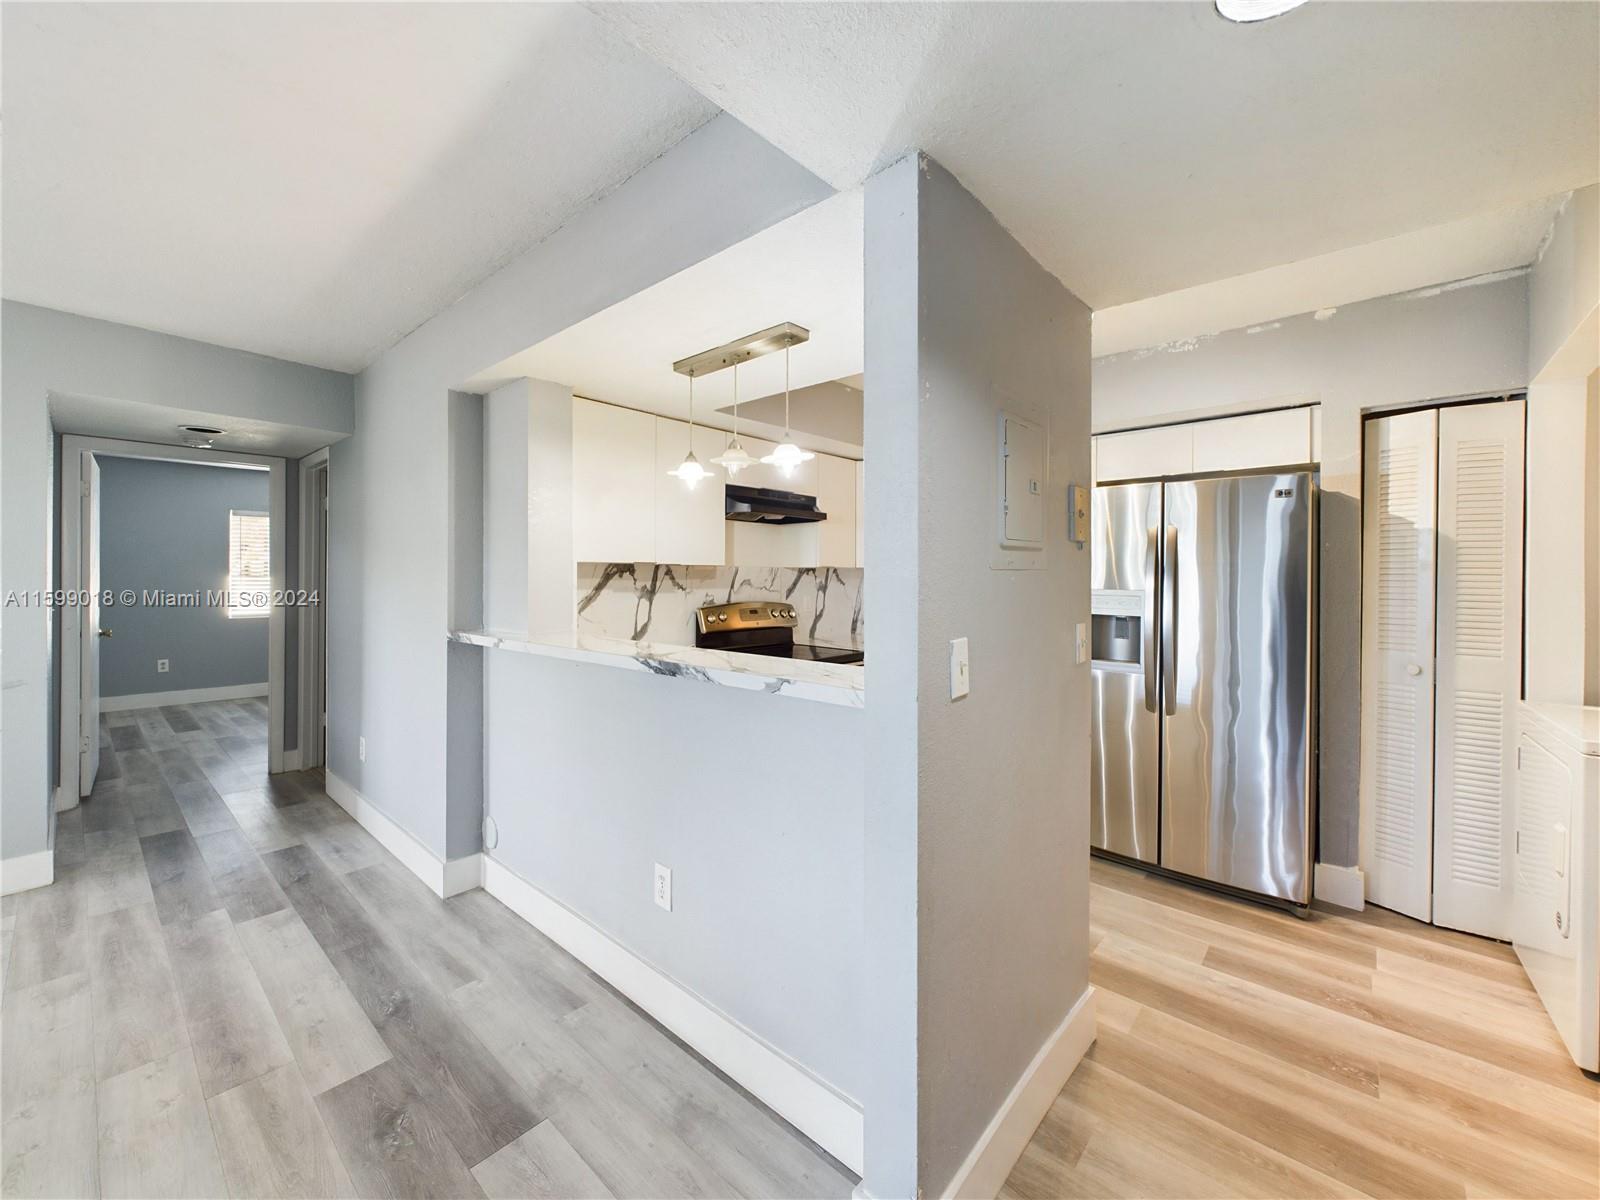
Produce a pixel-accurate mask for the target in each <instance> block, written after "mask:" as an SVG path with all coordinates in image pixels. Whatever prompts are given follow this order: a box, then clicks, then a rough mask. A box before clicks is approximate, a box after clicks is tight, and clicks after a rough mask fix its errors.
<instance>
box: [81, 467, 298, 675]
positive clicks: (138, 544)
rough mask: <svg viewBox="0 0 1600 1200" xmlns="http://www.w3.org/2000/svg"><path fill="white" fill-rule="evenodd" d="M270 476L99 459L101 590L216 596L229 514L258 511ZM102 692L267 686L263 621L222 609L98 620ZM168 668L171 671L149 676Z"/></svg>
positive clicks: (121, 614)
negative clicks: (106, 631)
mask: <svg viewBox="0 0 1600 1200" xmlns="http://www.w3.org/2000/svg"><path fill="white" fill-rule="evenodd" d="M267 484H268V475H267V472H265V471H242V470H234V469H230V468H227V467H201V466H194V465H191V464H189V463H169V462H153V461H150V460H147V459H138V458H112V457H109V456H101V458H100V581H101V586H102V588H104V589H105V590H106V591H111V592H121V591H123V590H124V589H132V590H133V591H134V592H136V593H139V594H141V595H142V594H143V593H144V592H145V591H146V590H153V591H163V592H201V593H204V592H207V591H223V590H225V589H226V588H227V585H228V512H229V510H230V509H247V510H251V511H255V512H266V511H267V505H268V503H269V500H268V495H267ZM101 615H102V625H103V626H109V627H110V628H111V629H112V630H113V636H112V637H109V638H106V639H104V640H102V641H101V643H100V693H101V695H103V696H130V695H138V694H141V693H145V692H172V691H186V690H188V689H190V688H213V687H228V686H231V685H235V684H245V683H259V684H261V685H262V686H263V687H264V686H266V682H267V622H266V621H265V620H261V619H242V618H241V619H230V618H229V617H228V611H227V609H226V608H225V607H219V608H211V607H200V608H158V607H151V606H146V605H143V604H135V605H132V606H130V607H125V608H124V607H117V608H112V609H107V610H103V611H102V614H101ZM158 658H165V659H168V660H169V661H170V663H171V668H172V669H171V670H170V671H168V672H167V673H166V674H164V675H163V674H159V673H158V672H157V671H156V660H157V659H158Z"/></svg>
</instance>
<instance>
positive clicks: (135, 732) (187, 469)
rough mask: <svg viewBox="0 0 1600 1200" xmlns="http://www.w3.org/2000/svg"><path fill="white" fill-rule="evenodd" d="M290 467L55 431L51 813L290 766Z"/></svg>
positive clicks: (182, 793) (160, 799) (242, 782)
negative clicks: (57, 635)
mask: <svg viewBox="0 0 1600 1200" xmlns="http://www.w3.org/2000/svg"><path fill="white" fill-rule="evenodd" d="M286 474H287V468H286V464H285V462H284V460H282V459H279V458H271V457H267V456H262V455H249V454H229V453H222V452H216V451H209V450H203V449H198V448H190V447H176V446H159V445H152V444H149V443H142V442H131V441H121V440H116V439H108V438H89V437H76V436H68V437H64V438H63V439H62V457H61V496H62V501H61V508H60V513H61V527H60V533H61V560H60V561H61V574H60V578H61V580H62V584H63V588H62V592H63V597H64V601H65V602H64V603H63V604H62V606H61V608H60V612H61V620H60V622H59V627H60V630H61V663H62V672H61V687H60V694H61V709H60V760H59V787H58V789H57V793H56V796H57V799H56V806H57V808H58V809H69V808H72V807H74V806H75V805H76V804H77V803H78V802H79V801H80V800H84V799H92V798H93V797H94V796H96V795H97V789H98V791H99V792H106V791H108V790H125V789H126V788H128V787H134V789H135V790H136V791H140V794H141V796H143V795H144V793H145V792H149V793H150V795H149V796H148V797H146V798H147V799H148V800H149V802H150V803H151V804H162V805H163V806H164V807H169V808H172V809H173V810H174V811H177V810H178V809H179V808H181V806H182V804H183V803H184V801H185V800H188V801H190V802H191V803H193V804H194V805H197V806H200V805H203V804H204V803H205V802H206V800H207V799H215V798H217V797H220V796H221V795H223V794H226V793H227V792H229V791H238V790H244V789H264V788H267V787H268V781H269V775H270V773H272V772H274V771H282V770H284V769H285V767H289V768H293V767H295V766H298V762H296V761H292V759H294V758H295V757H296V752H291V753H289V754H286V752H285V741H286V740H292V741H295V742H297V741H298V739H296V738H294V737H293V735H292V734H291V735H290V737H289V738H288V739H286V737H285V734H286V732H287V731H288V729H287V723H286V720H285V716H286V711H285V710H286V708H288V705H287V703H286V699H287V697H286V691H287V690H288V689H289V688H292V687H293V686H295V684H296V682H297V681H296V680H292V679H286V672H285V670H284V666H285V655H284V636H285V628H284V627H285V613H286V612H287V611H289V610H288V609H287V608H286V607H285V605H284V604H282V603H281V597H282V595H283V594H285V592H286V589H285V587H284V583H285V578H286V574H285V570H284V565H285V560H286V550H287V545H288V539H287V537H286V534H287V530H286V529H285V528H284V523H285V509H286V504H285V500H286V494H285V492H286V489H285V483H286ZM286 759H288V760H291V761H286ZM141 788H142V790H140V789H141ZM157 792H159V793H161V794H160V795H159V796H157V795H156V793H157ZM202 793H207V794H202ZM219 802H220V801H219Z"/></svg>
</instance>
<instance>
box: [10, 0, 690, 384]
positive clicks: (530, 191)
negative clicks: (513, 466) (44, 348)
mask: <svg viewBox="0 0 1600 1200" xmlns="http://www.w3.org/2000/svg"><path fill="white" fill-rule="evenodd" d="M0 19H3V21H4V59H3V70H4V85H3V87H4V92H3V107H4V113H5V154H4V162H3V175H0V186H3V189H4V200H5V222H4V234H3V256H4V271H5V273H4V291H5V295H6V296H7V297H9V298H13V299H18V300H25V301H29V302H31V303H34V304H41V305H46V306H49V307H51V308H58V309H65V310H67V311H70V312H77V313H84V314H87V315H90V316H95V317H104V318H107V319H110V320H114V321H122V322H125V323H127V324H131V325H137V326H141V327H144V328H149V329H159V330H162V331H166V332H172V333H179V334H183V335H185V336H188V337H193V338H199V339H201V340H203V341H208V342H215V343H218V344H220V345H225V346H234V347H240V348H244V349H249V350H254V351H258V352H261V353H264V354H271V355H276V356H279V357H283V358H289V359H295V360H298V361H300V362H307V363H313V364H316V365H318V366H326V367H334V368H340V369H345V370H352V369H356V368H359V367H361V366H363V365H364V364H366V363H367V362H369V361H371V359H372V358H373V357H375V356H376V354H377V353H379V352H380V351H382V350H383V349H384V348H385V347H387V346H389V345H391V344H392V343H393V342H395V341H396V340H398V339H399V338H400V337H401V336H403V335H404V334H405V333H407V332H408V331H410V330H411V329H412V328H414V327H415V326H417V325H418V324H420V323H421V322H423V321H425V320H426V319H427V318H429V317H430V316H432V315H433V314H434V313H436V312H438V311H439V310H440V309H442V308H444V307H445V306H446V305H448V304H449V303H451V302H452V301H454V300H456V299H457V298H458V297H460V296H461V295H462V294H463V293H464V292H465V291H467V290H468V289H469V288H470V287H471V286H472V285H473V284H475V283H476V282H478V281H479V280H480V279H482V278H484V277H485V276H486V275H488V274H490V273H491V272H492V271H493V270H495V269H496V268H497V267H498V266H500V265H501V264H503V263H505V262H506V261H508V260H509V259H510V258H512V257H513V256H515V255H516V254H517V253H518V252H519V251H521V250H522V249H524V248H526V247H527V246H529V245H531V244H532V243H533V242H535V241H536V240H538V239H539V238H540V237H542V236H544V235H545V234H548V233H549V232H550V231H551V230H553V229H554V228H556V227H557V226H558V225H560V224H561V222H563V221H564V220H566V219H567V218H568V217H569V216H571V215H572V214H573V213H575V212H577V211H578V210H579V209H581V208H582V207H583V206H584V205H585V204H586V203H587V202H588V201H590V200H591V199H593V198H594V197H595V196H596V195H597V194H598V193H600V192H602V191H604V190H606V189H608V188H610V187H612V186H614V185H616V184H617V183H619V182H620V181H622V180H623V179H625V178H626V177H627V176H628V175H630V174H631V173H632V172H634V171H636V170H638V169H639V168H640V167H641V166H643V165H644V164H645V163H647V162H648V161H649V160H650V159H652V158H654V157H656V156H657V155H659V154H660V153H662V152H663V151H664V150H666V149H667V148H668V147H670V146H671V145H672V144H673V143H674V142H676V141H677V140H678V139H680V138H681V137H682V136H683V135H684V134H686V133H688V132H689V131H690V130H692V129H693V128H694V127H695V126H697V125H699V124H700V123H701V122H703V121H705V120H707V119H708V118H709V117H710V116H712V115H713V114H714V112H715V109H714V108H713V106H712V105H711V104H709V103H708V102H707V101H706V100H704V99H703V98H702V97H700V96H699V95H697V94H696V93H695V92H694V91H692V90H691V89H690V88H688V87H687V86H685V85H684V84H683V83H681V82H680V81H678V80H677V79H676V78H674V77H673V75H672V74H671V73H670V72H669V71H668V70H667V69H666V68H665V67H662V66H661V65H659V64H658V63H655V62H652V61H650V60H649V59H648V58H647V57H646V56H645V55H643V54H641V53H639V52H638V51H637V50H635V49H633V48H632V47H631V46H629V45H627V44H626V43H625V42H624V41H622V39H620V38H618V37H616V36H615V35H613V34H611V33H610V32H609V31H608V30H607V29H606V28H605V27H604V26H603V25H602V24H601V23H600V22H599V21H598V20H597V19H596V18H595V17H593V16H592V15H591V14H589V13H588V12H586V11H584V10H583V9H581V8H578V7H575V6H571V5H539V4H527V5H523V4H459V5H458V4H171V5H167V4H154V5H146V4H90V5H84V4H16V3H7V4H5V5H4V6H3V17H0Z"/></svg>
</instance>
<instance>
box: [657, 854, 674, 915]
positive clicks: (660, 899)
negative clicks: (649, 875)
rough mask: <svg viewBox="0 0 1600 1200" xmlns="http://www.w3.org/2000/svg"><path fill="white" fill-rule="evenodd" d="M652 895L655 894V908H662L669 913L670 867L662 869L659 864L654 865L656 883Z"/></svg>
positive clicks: (670, 892) (670, 903) (670, 896)
mask: <svg viewBox="0 0 1600 1200" xmlns="http://www.w3.org/2000/svg"><path fill="white" fill-rule="evenodd" d="M654 894H655V901H656V906H657V907H659V908H664V909H666V910H667V911H668V912H671V911H672V868H671V867H663V866H662V865H661V864H660V863H657V864H656V883H655V892H654Z"/></svg>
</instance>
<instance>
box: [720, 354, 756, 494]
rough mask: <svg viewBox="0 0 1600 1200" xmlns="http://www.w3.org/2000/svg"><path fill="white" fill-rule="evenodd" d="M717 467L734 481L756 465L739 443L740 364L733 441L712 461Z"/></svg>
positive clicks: (735, 379) (736, 373) (735, 388)
mask: <svg viewBox="0 0 1600 1200" xmlns="http://www.w3.org/2000/svg"><path fill="white" fill-rule="evenodd" d="M711 461H712V462H714V463H716V464H717V466H719V467H721V468H722V469H723V470H725V471H727V472H728V478H729V479H732V478H733V477H734V476H735V475H737V474H738V473H739V472H740V471H742V470H744V469H745V468H746V467H753V466H755V465H756V460H755V459H753V458H751V457H750V455H749V454H748V453H747V452H746V451H745V448H744V446H743V445H741V444H740V442H739V364H738V363H734V364H733V440H732V441H730V442H729V443H728V448H727V449H726V450H724V451H723V452H722V453H721V454H719V455H717V456H716V457H715V458H713V459H712V460H711Z"/></svg>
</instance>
